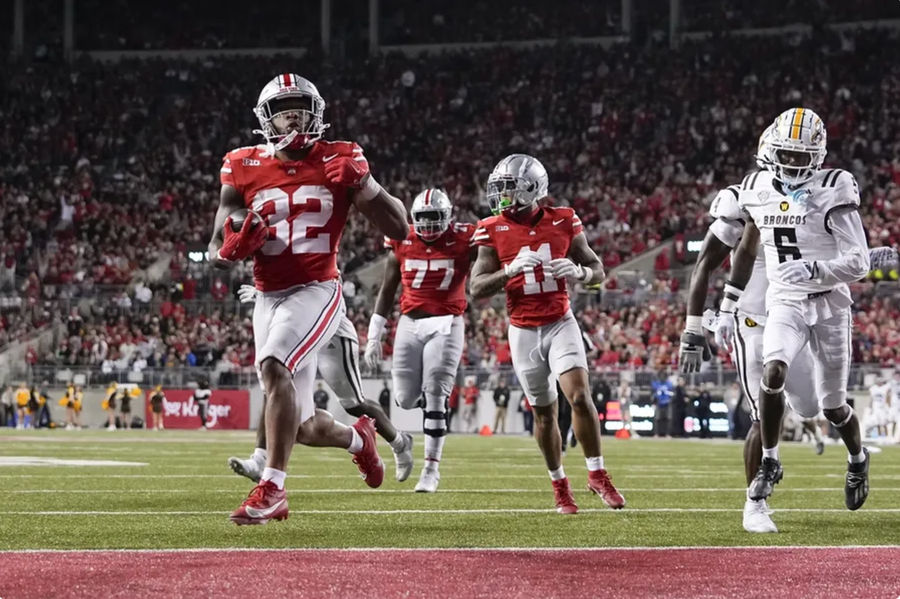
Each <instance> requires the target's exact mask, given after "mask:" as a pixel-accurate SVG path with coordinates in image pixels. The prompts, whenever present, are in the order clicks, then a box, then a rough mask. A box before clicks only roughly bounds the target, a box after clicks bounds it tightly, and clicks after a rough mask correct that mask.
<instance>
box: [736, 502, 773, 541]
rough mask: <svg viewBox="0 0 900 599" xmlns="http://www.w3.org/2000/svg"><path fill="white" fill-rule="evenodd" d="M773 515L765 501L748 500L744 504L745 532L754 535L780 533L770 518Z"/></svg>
mask: <svg viewBox="0 0 900 599" xmlns="http://www.w3.org/2000/svg"><path fill="white" fill-rule="evenodd" d="M771 513H772V511H771V510H769V506H768V505H766V500H765V499H760V500H759V501H752V500H750V499H748V500H747V502H746V503H744V530H746V531H747V532H754V533H768V532H778V528H777V527H776V526H775V523H774V522H772V518H770V517H769V514H771Z"/></svg>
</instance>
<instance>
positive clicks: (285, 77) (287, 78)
mask: <svg viewBox="0 0 900 599" xmlns="http://www.w3.org/2000/svg"><path fill="white" fill-rule="evenodd" d="M281 77H282V81H281V83H282V85H284V86H285V87H290V85H291V76H290V75H289V74H287V73H285V74H284V75H282V76H281Z"/></svg>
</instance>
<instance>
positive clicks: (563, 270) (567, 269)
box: [550, 258, 593, 282]
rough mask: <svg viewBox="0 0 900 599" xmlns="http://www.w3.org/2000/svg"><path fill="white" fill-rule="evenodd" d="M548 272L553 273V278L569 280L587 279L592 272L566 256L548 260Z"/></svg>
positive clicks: (582, 280) (581, 280)
mask: <svg viewBox="0 0 900 599" xmlns="http://www.w3.org/2000/svg"><path fill="white" fill-rule="evenodd" d="M550 274H552V275H553V278H554V279H563V278H565V279H568V280H570V281H580V282H584V281H586V280H588V279H589V278H590V277H591V276H592V275H593V273H592V272H591V271H590V270H589V269H587V268H585V267H583V266H581V265H580V264H575V263H574V262H572V261H571V260H569V259H568V258H557V259H556V260H551V261H550Z"/></svg>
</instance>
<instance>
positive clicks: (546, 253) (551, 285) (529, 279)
mask: <svg viewBox="0 0 900 599" xmlns="http://www.w3.org/2000/svg"><path fill="white" fill-rule="evenodd" d="M529 251H531V248H530V247H529V246H527V245H526V246H523V247H522V248H520V249H519V253H518V254H516V257H517V258H518V257H519V256H520V255H521V254H522V252H529ZM534 251H535V252H537V253H538V254H540V256H541V262H542V263H543V264H545V265H546V264H550V261H551V260H552V259H553V256H552V255H551V254H550V244H549V243H542V244H541V245H540V246H538V248H537V249H536V250H534ZM542 270H543V269H542ZM522 274H523V275H525V286H524V287H523V291H524V293H525V295H535V294H537V293H549V292H551V291H559V283H558V282H557V281H556V279H554V278H552V277H548V276H547V275H546V274H544V273H542V276H541V278H542V280H541V281H538V280H537V274H536V273H535V272H534V269H533V268H531V267H528V268H526V269H525V270H523V271H522Z"/></svg>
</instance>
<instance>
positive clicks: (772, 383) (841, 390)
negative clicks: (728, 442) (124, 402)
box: [720, 108, 869, 510]
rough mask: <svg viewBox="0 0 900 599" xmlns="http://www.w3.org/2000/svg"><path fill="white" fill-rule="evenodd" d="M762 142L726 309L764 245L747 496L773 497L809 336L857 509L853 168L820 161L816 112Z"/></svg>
mask: <svg viewBox="0 0 900 599" xmlns="http://www.w3.org/2000/svg"><path fill="white" fill-rule="evenodd" d="M763 145H764V147H763V153H762V154H763V157H764V158H765V160H766V161H767V162H768V164H770V165H771V170H768V171H767V170H763V171H759V172H756V173H753V174H751V175H748V176H747V177H746V178H745V179H744V181H743V182H742V184H741V186H740V188H739V189H738V190H737V193H738V203H739V205H740V207H741V209H742V212H743V216H744V218H746V219H747V225H746V226H745V228H744V232H743V236H742V239H741V243H740V245H739V246H738V251H737V252H736V254H735V257H734V261H733V265H732V272H731V277H730V278H731V280H730V281H729V283H728V284H726V286H725V299H724V300H723V302H722V306H721V308H720V311H721V312H727V313H735V312H736V308H737V303H738V302H739V301H740V299H741V296H742V294H743V292H744V288H745V286H746V284H747V283H748V281H749V280H750V276H751V274H752V271H753V265H754V262H755V259H756V254H757V248H758V246H759V245H762V250H763V252H764V255H765V262H766V276H767V278H768V280H769V289H768V291H767V294H766V311H767V318H766V327H765V331H764V332H763V374H762V378H761V381H760V382H759V385H760V391H759V397H758V400H759V416H760V424H761V436H762V446H763V459H762V463H761V465H760V468H759V471H758V472H757V474H756V477H755V478H754V479H753V482H752V483H751V484H750V486H749V489H748V497H749V498H750V499H753V500H759V499H764V498H766V497H768V496H769V495H770V494H771V493H772V489H773V487H774V485H775V483H777V482H778V481H779V480H781V477H782V467H781V462H780V460H779V456H778V439H779V436H780V429H781V420H782V417H783V414H784V397H783V394H782V392H783V391H784V388H785V381H786V378H787V373H788V370H789V369H790V368H791V367H793V364H794V362H795V360H796V359H797V356H798V355H799V354H800V353H801V351H802V350H803V348H804V347H805V346H806V345H807V344H809V346H810V349H811V351H812V356H813V363H814V370H815V387H816V395H817V397H818V398H819V401H820V402H821V406H822V409H823V413H824V415H825V417H826V418H827V419H828V420H829V421H830V422H831V423H832V424H834V425H835V427H836V428H837V429H838V431H839V432H840V434H841V437H842V438H843V440H844V443H845V444H846V445H847V449H848V452H849V462H850V463H849V465H848V471H847V477H846V483H845V487H844V490H845V503H846V505H847V508H848V509H851V510H856V509H859V508H860V507H861V506H862V504H863V503H864V502H865V500H866V497H867V495H868V463H869V461H868V452H867V451H866V450H865V449H864V448H863V447H862V441H861V435H860V430H859V428H860V427H859V421H858V419H857V418H856V416H855V414H854V412H853V409H852V408H851V407H850V406H849V405H848V404H847V377H848V373H849V368H850V357H851V348H850V326H851V316H850V305H851V304H852V303H853V300H852V299H851V297H850V289H849V286H848V283H851V282H853V281H856V280H859V279H861V278H863V277H865V276H866V274H867V273H868V271H869V250H868V244H867V242H866V236H865V231H864V229H863V224H862V220H861V218H860V216H859V211H858V209H859V202H860V200H859V188H858V187H857V184H856V180H855V179H854V178H853V175H851V174H850V173H848V172H846V171H843V170H840V169H826V170H822V169H821V166H822V163H823V161H824V159H825V154H826V133H825V125H824V123H823V122H822V120H821V119H820V118H819V116H818V115H817V114H816V113H815V112H813V111H812V110H809V109H805V108H792V109H790V110H787V111H785V112H784V113H782V114H781V115H779V116H778V118H776V119H775V122H774V124H773V127H772V131H771V134H770V136H769V137H768V138H767V139H766V140H765V142H764V144H763Z"/></svg>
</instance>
